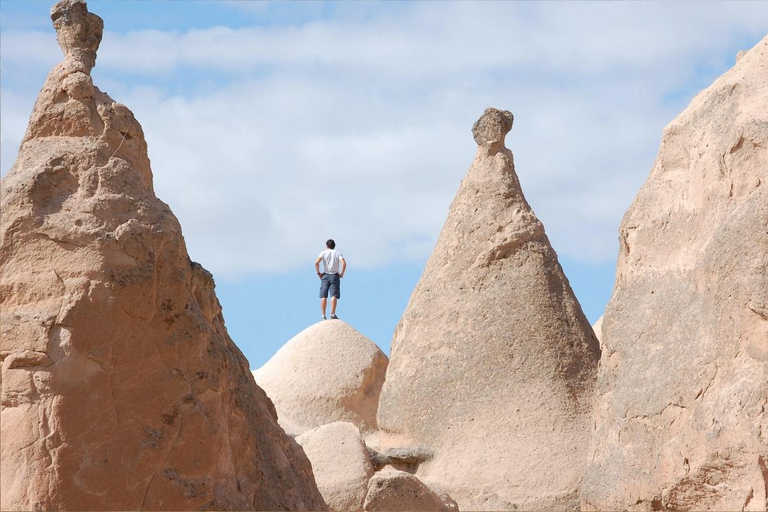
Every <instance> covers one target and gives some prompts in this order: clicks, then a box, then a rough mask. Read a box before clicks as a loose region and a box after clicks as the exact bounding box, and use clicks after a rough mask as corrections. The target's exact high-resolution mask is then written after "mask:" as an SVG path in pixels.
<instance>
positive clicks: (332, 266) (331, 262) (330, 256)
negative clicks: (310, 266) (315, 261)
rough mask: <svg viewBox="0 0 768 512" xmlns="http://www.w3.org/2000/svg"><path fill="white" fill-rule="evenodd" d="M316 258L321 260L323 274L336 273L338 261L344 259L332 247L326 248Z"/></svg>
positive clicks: (337, 271)
mask: <svg viewBox="0 0 768 512" xmlns="http://www.w3.org/2000/svg"><path fill="white" fill-rule="evenodd" d="M318 258H320V259H322V260H323V268H324V269H325V270H324V271H323V273H324V274H338V273H339V262H340V261H341V260H343V259H344V256H343V255H342V254H341V253H340V252H339V251H336V250H334V249H326V250H324V251H323V252H321V253H320V256H318Z"/></svg>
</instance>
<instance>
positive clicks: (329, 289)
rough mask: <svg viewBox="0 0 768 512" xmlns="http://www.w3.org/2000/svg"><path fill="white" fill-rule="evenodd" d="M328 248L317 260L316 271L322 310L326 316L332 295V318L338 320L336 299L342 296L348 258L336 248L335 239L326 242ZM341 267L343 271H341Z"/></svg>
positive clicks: (324, 318)
mask: <svg viewBox="0 0 768 512" xmlns="http://www.w3.org/2000/svg"><path fill="white" fill-rule="evenodd" d="M325 247H326V249H325V250H324V251H323V252H321V253H320V255H319V256H318V257H317V259H316V260H315V271H316V272H317V276H318V277H319V278H320V311H322V313H323V320H326V317H325V308H326V306H327V305H328V295H329V293H330V295H331V320H338V318H339V317H337V316H336V301H337V300H339V299H340V298H341V280H340V279H341V278H342V277H344V272H345V271H346V270H347V260H345V259H344V256H342V254H341V253H340V252H339V251H337V250H336V242H334V241H333V239H330V240H328V241H327V242H325ZM321 261H322V262H323V272H320V262H321ZM339 267H341V272H339Z"/></svg>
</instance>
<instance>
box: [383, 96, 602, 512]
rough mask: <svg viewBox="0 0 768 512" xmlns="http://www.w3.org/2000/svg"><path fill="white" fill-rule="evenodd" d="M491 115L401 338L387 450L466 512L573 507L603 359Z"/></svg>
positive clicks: (504, 118) (499, 117)
mask: <svg viewBox="0 0 768 512" xmlns="http://www.w3.org/2000/svg"><path fill="white" fill-rule="evenodd" d="M512 121H513V117H512V114H511V113H510V112H507V111H501V110H496V109H487V110H486V111H485V112H484V113H483V115H482V117H481V118H480V119H479V120H478V121H477V122H476V123H475V125H474V127H473V135H474V138H475V142H477V144H478V148H477V154H476V156H475V159H474V162H473V163H472V167H471V168H470V170H469V172H468V173H467V175H466V177H465V178H464V180H463V181H462V183H461V186H460V187H459V191H458V193H457V194H456V198H455V199H454V200H453V203H452V205H451V208H450V211H449V213H448V218H447V220H446V222H445V226H444V227H443V230H442V232H441V233H440V237H439V239H438V241H437V245H436V246H435V248H434V251H433V252H432V255H431V257H430V258H429V261H428V263H427V266H426V268H425V270H424V273H423V274H422V276H421V280H420V281H419V283H418V285H417V286H416V289H415V290H414V292H413V295H412V296H411V300H410V302H409V304H408V307H407V309H406V311H405V313H404V314H403V317H402V320H401V321H400V324H399V325H398V327H397V330H396V331H395V335H394V339H393V341H392V358H391V361H390V364H389V367H388V369H387V376H386V380H385V382H384V386H383V388H382V392H381V397H380V402H379V411H378V422H379V428H380V429H381V430H382V431H383V432H382V440H381V443H382V447H383V448H386V447H387V446H401V447H409V446H410V447H414V448H417V449H416V450H414V451H415V452H418V453H422V454H425V455H424V457H423V458H422V459H423V461H422V463H421V465H420V466H419V468H418V472H417V474H418V475H420V477H423V478H424V479H425V481H432V482H436V483H438V484H439V485H441V486H442V487H443V488H445V489H446V490H447V491H448V493H449V494H450V495H451V496H452V497H453V498H454V499H455V500H456V501H457V502H458V504H459V507H460V508H461V509H462V510H464V509H468V510H512V509H514V508H519V509H522V510H534V509H550V510H551V509H577V508H578V506H579V499H580V498H579V490H580V485H581V479H582V474H583V469H584V461H585V460H586V447H587V444H588V440H589V437H590V427H591V404H592V398H593V396H592V393H593V388H594V383H595V379H596V371H597V361H598V359H599V353H600V351H599V348H598V342H597V339H596V338H595V336H594V333H593V331H592V328H591V327H590V325H589V323H588V321H587V319H586V318H585V317H584V315H583V313H582V311H581V307H580V306H579V304H578V302H577V300H576V298H575V297H574V295H573V292H572V291H571V288H570V285H569V284H568V280H567V279H566V278H565V275H564V274H563V271H562V268H561V267H560V264H559V263H558V261H557V255H556V254H555V251H554V250H553V249H552V247H551V245H550V243H549V240H548V239H547V236H546V234H545V233H544V227H543V226H542V224H541V222H539V220H538V219H537V218H536V216H535V215H534V213H533V211H532V210H531V208H530V206H529V205H528V202H527V201H526V200H525V197H524V196H523V193H522V190H521V188H520V183H519V181H518V178H517V175H516V174H515V170H514V163H513V157H512V153H511V152H510V151H509V150H508V149H507V148H506V147H505V146H504V138H505V136H506V134H507V132H509V130H510V129H511V127H512Z"/></svg>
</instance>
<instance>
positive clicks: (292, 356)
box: [253, 320, 388, 435]
mask: <svg viewBox="0 0 768 512" xmlns="http://www.w3.org/2000/svg"><path fill="white" fill-rule="evenodd" d="M387 363H388V359H387V356H386V355H384V353H383V352H382V351H381V349H379V347H377V346H376V344H375V343H373V342H372V341H371V340H369V339H368V338H366V337H365V336H363V335H362V334H360V333H359V332H357V331H356V330H354V329H353V328H352V327H350V326H349V325H348V324H346V323H345V322H343V321H341V320H326V321H323V322H318V323H316V324H314V325H312V326H310V327H308V328H307V329H305V330H303V331H302V332H300V333H299V334H297V335H296V336H294V337H293V338H292V339H291V340H289V341H288V343H286V344H285V345H284V346H283V347H282V348H281V349H280V350H279V351H278V352H277V354H275V355H274V356H273V357H272V359H270V360H269V361H268V362H267V363H266V364H265V365H264V366H262V367H261V368H259V369H258V370H256V371H254V372H253V374H254V376H255V377H256V382H257V383H258V384H259V386H261V387H262V388H263V389H264V391H266V392H267V395H268V396H269V397H270V398H271V399H272V401H273V402H274V404H275V407H276V408H277V413H278V417H279V420H280V425H282V426H283V428H284V429H285V430H286V432H288V433H289V434H292V435H298V434H301V433H303V432H306V431H307V430H310V429H313V428H315V427H319V426H321V425H325V424H328V423H333V422H334V421H346V422H350V423H353V424H355V425H357V427H358V428H360V430H363V431H370V430H372V429H375V428H376V407H377V405H378V402H379V392H380V391H381V385H382V383H383V382H384V374H385V373H386V369H387Z"/></svg>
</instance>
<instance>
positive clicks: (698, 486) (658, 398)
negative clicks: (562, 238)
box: [583, 38, 768, 510]
mask: <svg viewBox="0 0 768 512" xmlns="http://www.w3.org/2000/svg"><path fill="white" fill-rule="evenodd" d="M766 182H768V38H766V39H764V40H763V41H762V42H760V43H759V44H758V45H757V46H756V47H755V48H753V49H752V50H751V51H749V52H747V53H746V54H743V55H742V56H741V58H740V59H739V61H738V63H737V64H736V66H735V67H733V68H732V69H731V70H730V71H728V72H727V73H725V74H724V75H723V76H722V77H720V78H719V79H718V80H716V81H715V82H714V83H713V84H712V85H711V86H710V87H709V88H707V89H706V90H704V91H703V92H701V93H699V94H698V95H697V96H696V97H695V98H694V99H693V101H692V102H691V104H690V106H689V107H688V108H687V109H686V110H685V111H684V112H683V113H682V114H680V116H678V117H677V118H676V119H675V120H674V121H672V122H671V123H670V124H669V125H668V126H667V127H666V128H665V130H664V135H663V138H662V142H661V149H660V151H659V155H658V158H657V159H656V163H655V164H654V166H653V169H652V170H651V173H650V176H649V177H648V180H647V182H646V183H645V185H644V186H643V188H642V189H641V190H640V192H639V193H638V195H637V197H636V198H635V200H634V202H633V203H632V206H631V207H630V208H629V210H628V211H627V213H626V215H625V216H624V219H623V221H622V223H621V238H620V253H619V260H618V267H617V276H616V284H615V287H614V294H613V297H612V298H611V301H610V303H609V304H608V307H607V308H606V311H605V318H604V321H603V325H602V331H603V344H604V350H603V356H602V362H601V365H600V374H599V396H600V398H599V402H598V405H597V408H596V415H595V418H596V431H595V434H594V440H593V447H592V448H591V450H590V452H589V453H590V463H589V467H588V472H587V477H586V479H585V488H584V493H583V505H584V507H585V508H596V509H600V510H616V509H638V510H654V509H656V510H660V509H662V508H666V509H670V510H744V509H746V510H765V509H766V507H767V506H768V503H767V502H766V491H767V490H768V470H767V469H766V461H768V437H766V436H768V187H766Z"/></svg>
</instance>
